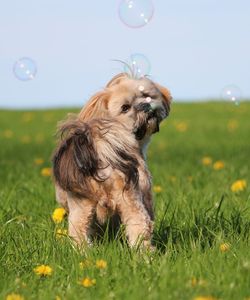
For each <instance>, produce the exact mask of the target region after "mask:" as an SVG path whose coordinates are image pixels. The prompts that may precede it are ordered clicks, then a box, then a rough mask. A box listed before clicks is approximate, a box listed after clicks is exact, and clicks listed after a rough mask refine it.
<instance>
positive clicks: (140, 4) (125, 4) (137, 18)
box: [119, 0, 154, 28]
mask: <svg viewBox="0 0 250 300" xmlns="http://www.w3.org/2000/svg"><path fill="white" fill-rule="evenodd" d="M153 14H154V6H153V3H152V1H151V0H122V1H121V2H120V5H119V17H120V20H121V21H122V22H123V23H124V24H125V25H127V26H128V27H131V28H139V27H143V26H145V25H147V24H148V22H149V21H150V20H151V19H152V17H153Z"/></svg>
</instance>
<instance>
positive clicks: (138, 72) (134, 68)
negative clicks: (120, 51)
mask: <svg viewBox="0 0 250 300" xmlns="http://www.w3.org/2000/svg"><path fill="white" fill-rule="evenodd" d="M126 63H127V64H126V65H125V67H124V71H125V72H126V73H129V74H131V73H132V74H131V75H132V77H135V78H141V77H144V76H145V75H149V73H150V69H151V66H150V62H149V60H148V59H147V57H146V56H145V55H144V54H141V53H135V54H131V55H130V57H129V59H128V61H127V62H126Z"/></svg>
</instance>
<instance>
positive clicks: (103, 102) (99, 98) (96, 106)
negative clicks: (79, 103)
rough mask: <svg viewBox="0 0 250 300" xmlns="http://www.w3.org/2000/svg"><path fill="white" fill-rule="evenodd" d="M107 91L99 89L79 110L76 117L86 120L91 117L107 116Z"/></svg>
mask: <svg viewBox="0 0 250 300" xmlns="http://www.w3.org/2000/svg"><path fill="white" fill-rule="evenodd" d="M108 101H109V93H108V92H107V91H101V92H98V93H96V94H95V95H94V96H92V97H91V98H90V99H89V101H88V102H87V103H86V104H85V105H84V107H83V109H82V110H81V111H80V113H79V115H78V118H79V120H81V121H83V122H88V121H90V120H91V119H93V118H105V117H107V116H108V114H109V112H108Z"/></svg>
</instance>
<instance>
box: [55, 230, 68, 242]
mask: <svg viewBox="0 0 250 300" xmlns="http://www.w3.org/2000/svg"><path fill="white" fill-rule="evenodd" d="M67 234H68V230H67V229H60V228H59V229H57V231H56V239H57V240H59V239H61V238H63V237H65V236H67Z"/></svg>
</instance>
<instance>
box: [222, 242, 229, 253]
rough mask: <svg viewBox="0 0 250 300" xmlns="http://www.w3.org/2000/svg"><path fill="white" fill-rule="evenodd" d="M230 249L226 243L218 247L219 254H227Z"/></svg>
mask: <svg viewBox="0 0 250 300" xmlns="http://www.w3.org/2000/svg"><path fill="white" fill-rule="evenodd" d="M229 249H230V245H229V244H228V243H224V244H221V245H220V251H221V252H227V251H228V250H229Z"/></svg>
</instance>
